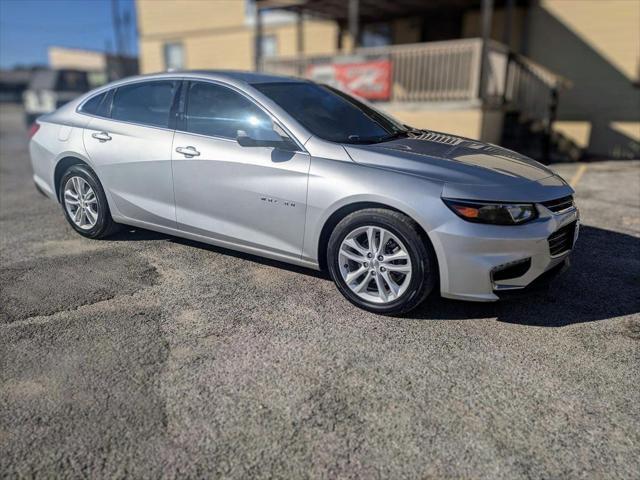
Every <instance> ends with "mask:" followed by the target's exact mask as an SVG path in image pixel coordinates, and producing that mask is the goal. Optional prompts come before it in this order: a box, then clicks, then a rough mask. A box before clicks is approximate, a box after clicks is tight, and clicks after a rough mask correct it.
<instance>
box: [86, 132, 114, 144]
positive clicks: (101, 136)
mask: <svg viewBox="0 0 640 480" xmlns="http://www.w3.org/2000/svg"><path fill="white" fill-rule="evenodd" d="M91 136H92V137H93V138H95V139H96V140H100V141H101V142H108V141H109V140H111V135H109V134H108V133H107V132H100V133H92V134H91Z"/></svg>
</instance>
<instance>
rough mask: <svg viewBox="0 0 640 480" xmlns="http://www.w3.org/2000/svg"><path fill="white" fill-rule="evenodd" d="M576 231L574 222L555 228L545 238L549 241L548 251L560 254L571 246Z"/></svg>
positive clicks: (553, 254)
mask: <svg viewBox="0 0 640 480" xmlns="http://www.w3.org/2000/svg"><path fill="white" fill-rule="evenodd" d="M575 231H576V222H571V223H570V224H569V225H565V226H564V227H562V228H560V229H558V230H556V231H555V232H553V233H552V234H551V235H549V238H548V239H547V240H548V242H549V253H551V255H552V256H554V257H555V256H556V255H560V254H561V253H564V252H567V251H569V250H571V248H573V237H574V234H575Z"/></svg>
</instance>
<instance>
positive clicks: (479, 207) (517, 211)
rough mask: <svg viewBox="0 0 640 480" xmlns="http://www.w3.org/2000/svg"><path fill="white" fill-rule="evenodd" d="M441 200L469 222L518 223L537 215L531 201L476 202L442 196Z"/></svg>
mask: <svg viewBox="0 0 640 480" xmlns="http://www.w3.org/2000/svg"><path fill="white" fill-rule="evenodd" d="M442 201H443V202H444V203H445V204H446V205H447V207H449V208H450V209H451V210H453V212H454V213H455V214H456V215H458V216H459V217H460V218H462V219H464V220H467V221H469V222H476V223H490V224H492V225H520V224H521V223H526V222H529V221H531V220H534V219H535V218H537V217H538V211H537V210H536V207H535V205H534V204H532V203H496V202H476V201H467V200H453V199H450V198H443V199H442Z"/></svg>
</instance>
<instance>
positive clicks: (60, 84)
mask: <svg viewBox="0 0 640 480" xmlns="http://www.w3.org/2000/svg"><path fill="white" fill-rule="evenodd" d="M56 90H57V91H59V92H86V91H87V90H89V81H88V79H87V72H80V71H76V70H60V71H58V81H57V82H56Z"/></svg>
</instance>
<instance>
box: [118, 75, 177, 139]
mask: <svg viewBox="0 0 640 480" xmlns="http://www.w3.org/2000/svg"><path fill="white" fill-rule="evenodd" d="M177 86H178V82H176V81H173V80H159V81H155V82H143V83H134V84H132V85H125V86H123V87H119V88H118V89H117V90H116V92H115V94H114V97H113V105H112V107H111V118H113V119H114V120H122V121H125V122H132V123H141V124H143V125H151V126H155V127H165V128H166V127H168V126H169V113H170V111H171V104H172V103H173V95H174V94H175V92H176V89H177Z"/></svg>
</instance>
